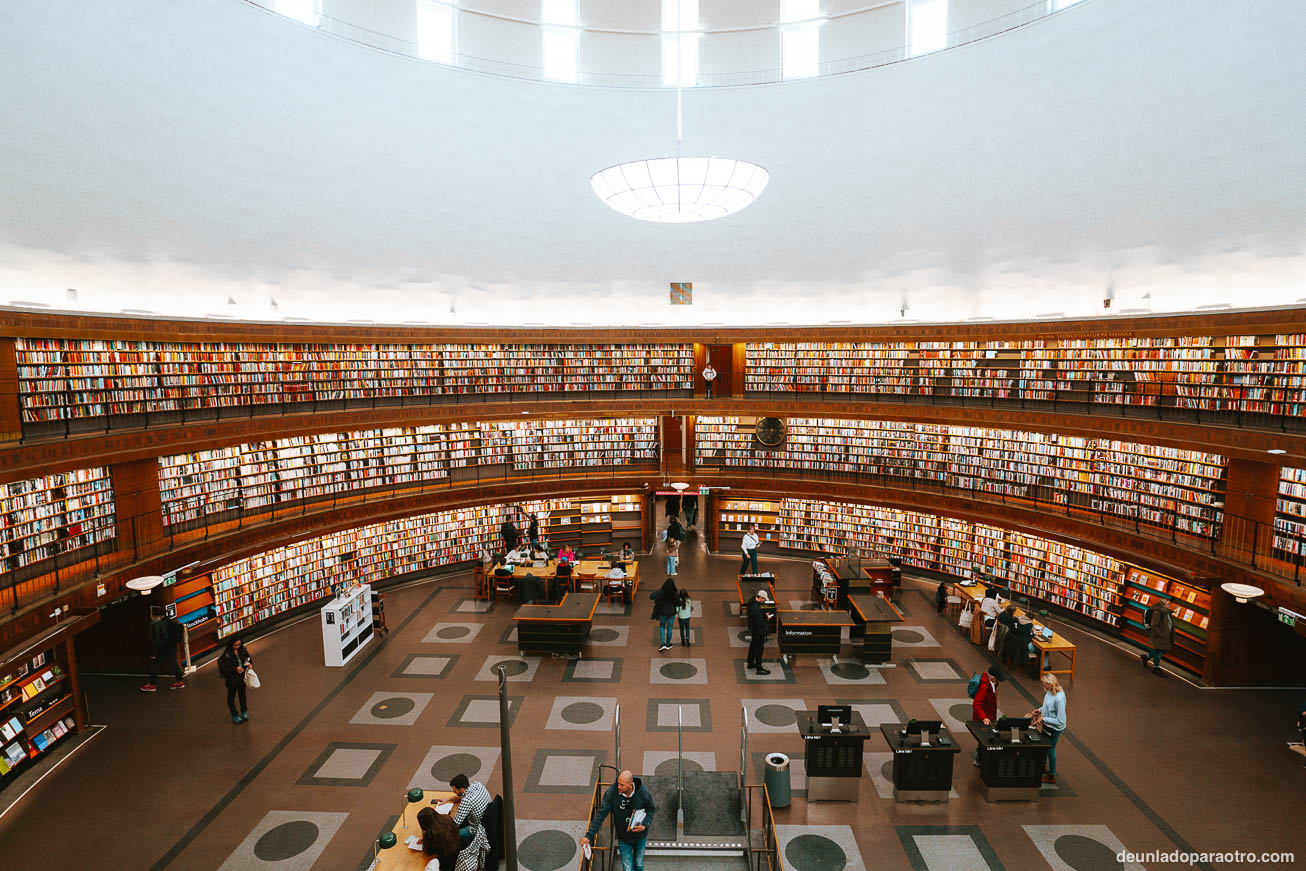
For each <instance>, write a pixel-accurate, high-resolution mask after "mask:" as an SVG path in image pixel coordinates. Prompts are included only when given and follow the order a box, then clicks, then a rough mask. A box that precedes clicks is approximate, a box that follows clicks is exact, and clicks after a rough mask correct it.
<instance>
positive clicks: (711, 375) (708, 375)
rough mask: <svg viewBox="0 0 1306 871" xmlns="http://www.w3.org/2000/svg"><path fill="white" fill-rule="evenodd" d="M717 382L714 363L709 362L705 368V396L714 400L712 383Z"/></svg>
mask: <svg viewBox="0 0 1306 871" xmlns="http://www.w3.org/2000/svg"><path fill="white" fill-rule="evenodd" d="M715 380H716V370H715V369H713V368H712V361H711V360H708V361H707V365H706V366H704V367H703V395H704V396H705V397H706V398H708V399H711V398H712V382H713V381H715Z"/></svg>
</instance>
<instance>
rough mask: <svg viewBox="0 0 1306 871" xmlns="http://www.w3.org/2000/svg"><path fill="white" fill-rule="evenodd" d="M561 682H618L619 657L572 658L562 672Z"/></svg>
mask: <svg viewBox="0 0 1306 871" xmlns="http://www.w3.org/2000/svg"><path fill="white" fill-rule="evenodd" d="M562 682H563V683H620V682H621V660H620V659H603V658H597V659H573V660H571V661H570V662H568V663H567V667H566V668H565V669H563V672H562Z"/></svg>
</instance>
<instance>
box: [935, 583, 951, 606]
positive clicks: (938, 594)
mask: <svg viewBox="0 0 1306 871" xmlns="http://www.w3.org/2000/svg"><path fill="white" fill-rule="evenodd" d="M947 605H948V582H947V581H939V586H938V588H937V589H936V590H935V591H934V610H936V611H938V612H939V613H940V614H942V613H943V609H944V608H945V607H947Z"/></svg>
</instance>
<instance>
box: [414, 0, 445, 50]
mask: <svg viewBox="0 0 1306 871" xmlns="http://www.w3.org/2000/svg"><path fill="white" fill-rule="evenodd" d="M453 16H454V8H453V7H452V6H450V5H448V4H447V3H442V2H439V0H417V55H418V57H421V58H423V59H425V60H433V61H436V62H437V63H442V64H452V63H453V55H454V42H453V40H454V33H453V27H454V17H453Z"/></svg>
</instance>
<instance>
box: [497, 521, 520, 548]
mask: <svg viewBox="0 0 1306 871" xmlns="http://www.w3.org/2000/svg"><path fill="white" fill-rule="evenodd" d="M499 534H500V535H502V536H503V549H504V551H505V552H507V551H510V550H516V549H517V539H518V538H520V537H521V533H519V532H518V531H517V524H515V523H513V522H512V518H511V517H510V518H508V519H507V520H505V521H503V525H501V526H500V527H499Z"/></svg>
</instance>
